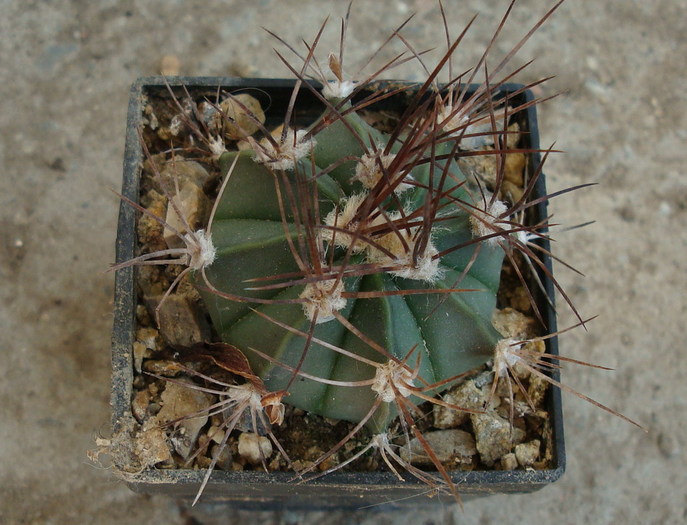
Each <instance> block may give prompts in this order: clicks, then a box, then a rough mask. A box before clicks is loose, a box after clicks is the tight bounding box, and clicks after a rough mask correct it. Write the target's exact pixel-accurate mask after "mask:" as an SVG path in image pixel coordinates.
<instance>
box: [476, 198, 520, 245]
mask: <svg viewBox="0 0 687 525" xmlns="http://www.w3.org/2000/svg"><path fill="white" fill-rule="evenodd" d="M507 210H508V208H506V205H505V204H504V203H503V202H501V201H494V203H493V204H492V205H491V206H489V208H488V209H486V210H480V209H473V210H471V211H470V213H471V215H470V228H471V230H472V235H473V236H474V237H486V236H487V235H492V234H494V233H498V232H501V231H504V230H506V231H507V230H510V229H511V226H510V224H508V223H506V222H503V221H502V219H501V218H500V217H501V216H503V215H504V214H505V213H506V211H507ZM498 239H499V237H498V236H495V237H491V238H489V239H486V240H485V241H484V242H486V243H487V244H490V245H495V244H497V243H498Z"/></svg>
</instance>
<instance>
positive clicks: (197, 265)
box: [184, 230, 217, 270]
mask: <svg viewBox="0 0 687 525" xmlns="http://www.w3.org/2000/svg"><path fill="white" fill-rule="evenodd" d="M184 242H185V243H186V246H187V247H188V248H189V256H190V260H189V262H188V265H189V267H191V268H193V269H194V270H200V269H202V268H207V267H208V266H210V265H211V264H212V263H213V262H214V261H215V257H216V256H217V250H215V246H214V245H213V244H212V237H211V235H210V234H209V233H205V230H198V231H197V232H195V233H193V234H190V233H187V234H186V235H184Z"/></svg>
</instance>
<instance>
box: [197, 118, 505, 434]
mask: <svg viewBox="0 0 687 525" xmlns="http://www.w3.org/2000/svg"><path fill="white" fill-rule="evenodd" d="M345 118H346V119H347V121H348V123H349V126H346V125H344V124H343V123H342V122H341V121H335V122H334V123H333V124H331V125H330V126H328V127H326V128H325V129H324V130H323V131H322V132H320V133H318V134H317V135H316V136H315V137H314V139H315V141H316V142H315V144H316V145H315V146H314V148H313V150H312V151H311V153H310V154H309V155H308V156H306V157H305V158H303V159H301V160H300V161H299V163H298V165H297V167H296V171H297V174H296V173H294V170H289V171H285V172H284V171H272V170H270V169H269V168H268V167H266V166H265V165H264V164H260V163H258V162H256V161H255V160H254V158H253V152H251V151H243V152H240V153H237V152H231V153H225V154H224V155H223V157H222V158H221V159H220V165H221V169H222V172H223V174H226V173H227V171H228V169H229V166H230V165H231V164H232V162H233V161H234V160H235V156H236V155H238V156H239V159H238V161H237V163H236V166H235V169H234V170H233V172H232V173H231V175H230V179H229V181H228V182H227V184H226V187H225V189H224V191H223V193H222V195H220V196H219V197H218V198H219V203H218V208H217V211H216V214H215V216H214V218H213V223H212V225H211V228H212V238H213V243H214V245H215V247H216V249H217V258H216V260H215V261H214V263H213V264H212V265H211V266H210V267H208V268H207V269H206V275H207V278H208V281H209V282H210V283H211V284H212V286H214V287H215V288H217V289H218V290H221V291H222V292H225V293H227V294H234V295H240V296H244V297H251V298H256V300H258V302H237V301H231V300H228V299H225V298H222V297H220V296H218V295H217V294H214V293H211V292H210V291H209V290H208V289H207V287H204V286H202V285H201V286H199V289H200V291H201V293H202V295H203V298H204V301H205V303H206V305H207V307H208V309H209V311H210V315H211V317H212V320H213V324H214V326H215V328H216V330H217V332H218V333H219V335H220V337H221V338H222V339H223V340H224V341H225V342H227V343H230V344H232V345H235V346H236V347H238V348H240V349H241V350H242V351H244V353H245V354H246V356H247V357H248V358H249V360H250V362H251V365H252V367H253V369H254V371H255V373H257V374H258V375H259V376H260V377H261V378H262V379H263V380H264V382H265V384H266V387H267V388H268V389H270V390H272V391H278V390H281V389H283V388H284V387H285V386H286V385H287V383H288V382H289V380H290V378H291V377H292V371H290V370H289V369H287V368H286V367H282V366H279V364H275V363H273V362H270V361H268V360H266V359H264V358H263V357H261V356H259V355H257V354H256V353H255V352H253V351H252V349H256V350H259V351H260V352H263V353H265V354H268V355H270V356H272V358H273V359H274V360H276V361H278V362H279V363H283V364H284V365H287V366H289V367H296V366H297V363H298V362H299V360H300V359H301V357H302V355H303V351H304V346H305V341H306V338H305V337H304V336H303V335H302V333H307V332H308V331H309V329H310V326H311V320H310V319H308V317H307V316H306V314H305V313H304V309H303V305H302V304H301V303H297V302H292V301H294V300H297V299H298V298H299V296H300V295H301V293H302V292H303V289H304V284H294V285H291V286H287V287H284V288H277V289H270V290H260V291H256V290H251V289H250V288H251V287H254V286H255V284H265V281H254V280H255V279H260V278H265V277H269V276H275V275H285V274H292V275H294V274H298V272H299V265H298V264H297V262H296V260H295V259H294V256H293V254H292V250H291V247H290V242H289V240H290V241H291V246H298V243H299V239H300V240H302V239H303V235H304V233H303V227H302V225H303V223H304V222H305V221H304V219H303V215H304V214H305V213H306V212H305V211H304V210H305V209H306V205H307V206H309V207H310V208H309V210H310V211H309V212H308V213H311V214H312V211H313V203H312V202H310V203H306V202H299V199H300V200H304V197H302V196H301V197H298V196H297V195H296V196H294V195H291V196H289V195H290V194H289V189H288V187H287V184H286V182H285V181H289V182H290V184H291V186H292V188H295V187H297V183H300V184H301V185H303V184H305V189H306V191H304V192H301V193H299V195H308V196H313V195H314V196H315V197H314V198H316V199H317V204H318V206H317V208H319V209H318V212H319V217H317V221H318V223H319V224H323V223H324V218H325V216H326V215H327V214H329V213H331V212H332V210H338V209H341V208H342V207H343V206H345V203H346V202H347V200H348V199H350V197H351V196H352V195H355V194H360V193H361V192H362V191H363V188H362V185H361V183H360V182H358V181H353V180H352V179H351V177H352V175H353V173H354V171H355V164H356V163H355V161H346V162H342V163H339V165H338V166H337V167H336V168H335V169H333V170H331V169H330V170H327V168H328V166H330V165H331V164H332V163H337V162H339V159H341V158H344V157H351V156H352V157H360V156H362V155H363V153H364V151H365V150H364V149H363V146H362V144H365V145H366V146H370V145H375V146H376V147H384V145H385V141H386V140H389V139H388V137H387V136H385V135H384V134H382V133H381V132H379V131H378V130H376V129H373V128H371V127H370V126H369V125H367V124H366V123H365V122H364V121H363V120H362V119H361V118H360V116H358V115H357V114H356V113H354V112H352V113H349V114H348V115H347V116H346V117H345ZM352 132H354V133H356V134H357V135H358V137H360V139H358V138H356V137H355V136H353V135H352ZM361 142H362V144H361ZM452 146H453V144H451V142H444V143H438V144H437V146H436V148H435V152H434V155H435V157H439V156H440V155H446V154H447V153H448V152H450V151H451V148H452ZM398 147H400V144H397V145H396V147H394V148H391V149H394V150H398ZM429 156H430V152H429V151H427V152H426V153H425V155H424V157H425V158H429ZM445 162H447V161H446V160H443V161H442V160H438V159H437V161H436V165H438V167H439V168H441V167H442V166H443V163H445ZM450 162H451V164H450V166H449V170H448V171H449V175H450V176H449V177H447V179H450V182H445V183H444V186H443V187H442V188H438V184H439V179H440V178H441V177H440V175H441V172H442V170H441V169H435V170H434V171H435V173H434V175H433V176H432V177H430V169H429V163H428V162H421V163H418V164H417V166H415V168H414V169H413V171H412V177H413V179H414V183H413V187H411V188H410V189H408V190H407V191H405V192H404V193H403V194H400V195H398V196H389V197H387V198H386V200H385V202H384V203H382V204H381V206H382V207H383V208H384V210H385V212H386V213H387V214H389V215H391V214H393V213H394V210H397V209H398V207H399V205H400V206H402V207H403V209H404V210H406V212H409V213H410V212H413V211H416V210H420V211H421V210H422V208H423V206H426V205H427V202H429V199H428V198H427V196H428V192H429V194H430V196H432V195H438V194H439V193H442V194H443V197H442V199H441V204H442V207H441V210H440V212H439V214H438V215H437V217H441V218H442V220H437V221H436V222H435V223H434V225H433V226H432V230H431V240H432V244H433V246H434V249H435V250H436V252H438V253H443V252H445V251H447V252H448V253H446V255H444V256H443V257H441V259H440V261H439V271H438V273H437V275H436V276H435V277H434V278H433V280H432V282H424V281H422V280H417V279H412V278H404V277H399V276H398V275H397V274H392V273H388V272H386V271H383V270H381V269H380V270H379V271H371V272H369V273H367V274H364V275H360V274H357V275H352V276H350V277H349V276H347V277H344V279H343V285H344V288H345V291H346V292H347V293H348V296H347V299H346V302H345V306H344V307H343V308H341V310H340V311H339V313H340V314H341V315H342V316H344V317H345V318H346V319H347V320H348V322H350V323H351V324H352V325H353V326H355V327H356V328H357V329H358V330H359V331H360V332H362V333H363V334H365V335H366V336H367V337H368V338H370V339H371V340H373V341H374V342H375V343H377V344H378V345H380V346H381V347H383V348H384V349H386V351H387V352H388V353H389V354H391V355H393V356H394V357H395V358H397V359H398V360H403V359H405V358H406V357H407V356H408V354H409V352H410V351H411V349H414V351H413V353H412V354H411V355H410V357H409V358H408V360H407V363H408V366H410V367H413V368H414V367H415V366H416V364H417V363H418V362H419V374H418V379H416V380H415V382H414V384H415V385H416V386H418V387H422V386H424V385H431V384H433V383H436V382H439V381H443V380H445V379H448V378H451V377H454V376H456V375H458V374H460V373H463V372H465V371H468V370H470V369H473V368H475V367H477V366H479V365H481V364H483V363H485V362H486V361H487V360H488V359H489V358H490V357H491V356H492V355H493V349H494V347H495V344H496V342H497V341H498V339H500V335H499V334H498V332H497V331H496V330H495V329H494V328H493V326H492V324H491V317H492V313H493V310H494V308H495V304H496V292H497V289H498V285H499V276H500V270H501V264H502V259H503V250H502V249H501V248H500V247H498V246H488V245H487V244H486V243H473V244H469V245H466V246H464V247H462V248H460V249H457V250H453V251H450V249H451V248H452V247H455V246H461V245H463V244H465V243H467V242H469V241H470V240H471V239H472V233H471V229H470V224H469V214H468V213H467V212H466V211H465V205H470V204H471V203H472V202H473V200H472V198H471V196H470V195H469V193H468V191H467V190H466V189H465V188H464V185H462V184H461V183H462V181H464V177H463V175H462V174H461V172H460V171H459V169H458V167H457V166H456V165H455V162H454V161H450ZM313 170H314V171H313ZM323 170H324V172H325V174H324V175H323V174H321V172H322V171H323ZM314 174H316V175H317V176H315V177H313V175H314ZM430 178H431V179H433V186H435V187H434V188H432V189H431V190H429V189H428V188H429V187H430ZM449 183H450V185H452V186H455V189H454V190H453V191H452V192H446V188H448V187H449V186H448V184H449ZM277 186H278V187H279V188H280V191H279V193H277V191H276V188H277ZM301 187H302V186H301ZM291 193H293V191H291ZM279 194H280V195H281V200H282V206H281V207H280V204H279V200H280V199H279V198H278V195H279ZM437 198H438V197H437ZM305 200H307V199H305ZM294 203H297V205H296V206H294ZM294 207H295V208H296V209H297V211H294V209H293V208H294ZM296 214H298V217H299V219H298V220H296V219H295V218H294V217H296ZM419 216H420V217H421V215H419ZM299 225H300V226H299ZM312 231H315V232H317V231H321V230H318V229H317V228H314V229H313V230H312ZM310 235H311V236H312V235H313V234H312V233H310ZM323 245H324V246H328V243H327V241H325V242H324V243H323ZM332 250H333V251H334V257H333V261H334V266H338V265H341V264H342V263H343V261H344V259H346V260H347V262H348V264H349V265H356V264H357V265H361V264H363V263H369V262H370V260H369V258H368V256H367V255H366V253H365V252H363V253H359V252H356V253H353V254H350V253H349V254H347V253H346V252H347V251H346V250H345V249H343V248H341V247H337V248H334V247H332V246H328V251H327V256H326V258H324V257H323V262H327V263H328V262H329V257H330V256H331V254H330V252H331V251H332ZM475 250H478V252H477V254H475ZM379 266H380V267H381V266H384V265H383V264H380V265H379ZM466 267H468V268H467V272H466ZM298 275H299V276H298V277H295V278H294V279H298V278H300V277H301V276H300V274H298ZM456 287H458V288H462V289H471V290H474V291H466V292H453V293H448V294H446V293H410V292H413V291H416V290H425V289H429V290H430V291H431V290H439V289H447V288H456ZM378 291H387V292H394V291H405V292H408V293H407V294H405V293H403V294H395V295H393V294H388V295H385V296H376V297H371V298H370V297H367V298H362V297H356V294H362V293H368V294H369V292H378ZM261 300H271V302H259V301H261ZM260 313H262V314H264V315H263V316H261V315H259V314H260ZM265 316H268V317H269V318H272V319H274V320H276V321H278V322H279V323H282V324H284V325H288V326H290V327H292V329H293V330H291V331H290V330H286V329H285V328H282V327H281V326H279V325H278V324H277V323H275V322H272V321H270V320H269V319H266V318H265ZM295 331H298V332H301V334H299V333H295ZM313 337H314V339H313V341H312V343H311V345H310V347H309V349H308V351H307V354H306V356H305V359H304V361H303V363H302V366H301V370H302V371H303V372H305V373H307V374H310V375H311V376H317V377H321V378H325V379H328V380H333V381H337V382H342V381H343V382H345V381H350V382H356V381H357V382H360V381H364V380H369V379H371V378H373V377H375V372H376V367H374V366H371V365H370V364H367V363H366V362H363V360H358V359H354V358H352V357H350V356H347V355H342V354H341V353H338V352H336V351H334V350H332V349H330V348H328V347H327V346H325V345H323V344H321V343H320V342H318V341H325V342H328V343H331V344H332V345H336V346H337V347H339V348H342V349H345V350H346V351H349V352H353V353H354V354H357V355H359V356H361V358H364V359H367V360H371V361H374V362H378V363H385V362H387V361H388V360H389V358H388V357H387V356H385V355H383V354H382V353H380V352H379V351H378V350H375V349H374V348H372V347H371V346H370V345H368V344H367V343H366V342H364V341H363V340H362V339H361V338H359V337H358V336H357V335H356V334H355V333H353V332H352V331H351V330H349V329H347V328H346V327H345V326H344V325H343V324H342V323H341V322H339V321H338V320H336V319H333V320H330V321H327V322H322V323H318V324H316V325H315V328H314V334H313ZM418 360H419V361H418ZM419 378H421V379H419ZM445 387H446V385H444V386H443V387H442V388H445ZM376 396H377V393H376V392H375V391H373V390H372V389H371V388H370V386H356V387H352V386H338V385H332V384H324V383H322V382H318V381H315V380H312V379H308V378H305V377H299V378H298V379H296V380H295V381H293V382H292V383H291V386H290V387H289V395H288V396H287V397H286V398H285V402H287V403H290V404H292V405H295V406H296V407H299V408H302V409H304V410H307V411H310V412H314V413H316V414H320V415H323V416H326V417H331V418H336V419H345V420H349V421H353V422H357V421H361V420H362V418H364V417H365V416H366V414H368V412H369V411H370V408H371V407H372V405H373V403H374V402H375V398H376ZM411 399H413V398H412V397H411ZM395 410H396V409H395V407H394V403H382V404H381V406H380V408H379V410H377V413H376V414H375V416H374V417H373V418H372V419H371V420H370V421H371V425H372V426H373V428H375V429H377V430H381V429H383V428H385V426H386V425H387V424H388V422H389V421H390V419H391V418H392V417H394V416H395Z"/></svg>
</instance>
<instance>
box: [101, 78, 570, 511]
mask: <svg viewBox="0 0 687 525" xmlns="http://www.w3.org/2000/svg"><path fill="white" fill-rule="evenodd" d="M167 83H168V84H169V86H171V87H172V89H173V90H175V91H176V92H177V96H179V97H181V98H183V96H184V91H183V90H182V89H181V87H182V86H185V87H186V89H187V90H188V91H189V93H190V94H191V95H192V96H193V97H194V98H195V97H198V96H203V95H206V96H208V98H209V99H211V100H212V99H214V96H215V95H216V93H217V88H218V87H221V88H222V89H224V90H228V91H235V90H237V89H245V88H255V89H254V90H251V93H252V94H255V93H257V96H258V97H260V96H263V95H264V96H265V97H266V100H265V101H266V102H268V103H269V107H270V113H271V114H275V115H283V114H284V111H283V108H285V107H286V104H288V100H289V98H290V97H291V93H292V89H293V86H294V81H292V80H272V79H269V80H268V79H240V78H215V77H200V78H199V77H193V78H184V77H177V78H172V79H167ZM390 85H391V84H390ZM520 87H521V86H518V85H506V86H504V87H503V88H502V91H503V92H504V93H513V92H515V91H516V90H518V89H519V88H520ZM155 97H163V98H165V97H166V98H170V95H169V92H168V88H167V86H166V84H165V80H164V79H163V78H161V77H147V78H141V79H139V80H138V81H137V82H136V83H135V84H134V85H133V86H132V89H131V97H130V101H129V113H128V119H127V128H126V150H125V157H124V180H123V185H122V194H123V195H124V196H126V197H128V198H129V199H131V200H133V201H138V194H139V177H140V172H141V161H142V150H141V145H140V142H139V136H138V132H137V130H138V129H139V128H140V127H141V126H142V119H143V108H144V103H145V101H146V100H150V99H152V98H155ZM532 98H533V95H532V94H531V93H530V92H528V91H526V92H524V93H522V94H518V95H517V96H516V97H515V98H514V99H513V100H514V103H516V104H517V103H523V102H525V101H527V100H531V99H532ZM310 104H312V105H314V109H313V110H312V111H310V112H308V110H307V109H301V110H299V111H298V112H296V122H298V119H301V118H304V119H306V120H307V117H308V116H309V115H310V116H314V115H317V114H319V111H320V108H321V106H319V102H318V101H317V99H316V98H315V97H314V96H313V95H312V94H311V93H310V92H309V91H308V90H307V89H305V88H303V89H301V92H300V95H299V100H298V108H308V106H309V105H310ZM399 104H402V100H400V96H396V97H392V98H389V99H387V100H385V101H384V105H385V108H397V107H399ZM385 108H379V109H385ZM308 114H309V115H308ZM520 118H521V122H520V124H521V129H523V130H525V131H527V132H528V133H526V134H525V137H526V140H527V141H528V144H526V146H527V147H530V148H533V149H537V148H539V133H538V127H537V116H536V110H535V107H530V108H529V109H527V110H524V111H522V112H521V113H520ZM275 123H276V121H275ZM268 124H269V114H268ZM539 162H540V158H539V155H538V154H533V155H532V156H531V159H530V162H529V163H528V169H529V170H530V174H531V173H533V172H534V170H536V169H537V166H538V164H539ZM545 194H546V190H545V181H544V177H543V175H542V176H540V178H539V180H538V182H537V187H536V189H535V194H534V196H533V198H534V199H536V198H538V197H539V196H542V195H545ZM546 216H547V213H546V202H542V203H540V204H538V205H537V206H536V207H535V208H534V209H533V216H532V217H531V218H530V220H532V221H534V222H539V221H540V220H543V219H544V218H545V217H546ZM135 223H136V216H135V211H134V210H133V208H132V207H131V206H129V205H127V204H125V203H122V205H121V207H120V212H119V224H118V233H117V261H124V260H127V259H130V258H132V257H133V256H134V250H135V246H136V228H135ZM545 248H546V249H548V248H549V247H548V245H547V246H545ZM545 263H546V265H547V266H548V268H549V270H550V269H551V261H550V260H549V259H546V260H545ZM540 277H541V279H542V281H543V282H544V284H545V288H546V290H547V293H548V295H549V297H550V298H551V299H553V293H554V291H553V285H552V283H551V281H550V279H549V278H548V277H547V276H546V275H543V274H542V275H541V276H540ZM539 303H540V305H539V308H540V310H541V312H543V315H544V318H545V320H546V322H547V324H548V327H549V330H550V331H551V332H553V331H555V330H556V317H555V312H554V311H553V308H552V307H551V306H550V305H549V303H548V302H547V301H546V300H545V298H543V297H542V298H540V301H539ZM114 305H115V306H114V308H115V309H114V327H113V335H112V366H113V372H112V410H113V413H112V425H113V429H114V431H115V432H117V431H118V429H120V428H121V426H122V423H123V422H124V421H127V420H128V421H131V417H132V416H131V396H132V381H133V373H134V367H133V353H132V347H133V343H134V333H135V328H136V327H135V309H136V289H135V286H134V279H133V268H126V269H123V270H120V271H119V272H117V275H116V280H115V301H114ZM546 344H547V351H548V352H549V353H551V354H554V355H557V354H558V349H557V340H556V338H552V339H549V340H547V341H546ZM547 403H548V409H549V411H550V413H551V422H552V427H553V433H554V436H553V467H552V468H551V469H548V470H536V471H530V470H528V471H525V470H514V471H472V472H454V473H453V474H452V477H453V480H454V482H455V484H456V486H457V488H458V491H459V492H460V494H461V495H462V496H463V499H470V498H471V497H476V496H485V495H489V494H495V493H522V492H533V491H536V490H538V489H540V488H542V487H544V486H546V485H548V484H550V483H552V482H554V481H556V480H557V479H558V478H560V477H561V475H562V474H563V472H564V471H565V448H564V440H563V420H562V409H561V399H560V392H559V391H558V389H554V388H550V389H549V393H548V400H547ZM204 475H205V471H203V470H154V469H153V470H145V471H143V472H140V473H138V474H135V475H130V476H128V478H127V484H128V486H129V487H130V488H131V489H132V490H134V491H136V492H141V493H149V494H152V493H162V494H168V495H170V496H174V497H184V498H192V497H194V496H195V495H196V493H197V491H198V488H199V486H200V484H201V482H202V480H203V476H204ZM292 477H293V474H292V473H284V472H275V473H266V472H263V471H251V472H224V471H221V470H215V471H214V472H213V474H212V477H211V478H210V482H209V483H208V485H207V487H206V488H205V491H204V493H203V501H205V502H208V501H213V502H217V501H222V502H231V503H232V504H234V505H236V506H240V507H243V508H256V509H258V508H259V509H261V510H266V509H275V508H283V507H288V508H310V509H317V508H360V507H365V506H369V505H376V506H378V505H380V504H386V505H394V506H412V507H417V506H418V505H432V504H437V503H440V502H441V503H442V504H445V503H451V502H452V501H453V500H452V499H448V498H446V497H433V498H428V497H426V496H424V495H425V494H426V493H427V486H426V485H424V484H422V483H420V482H418V481H416V480H415V478H413V477H412V476H407V481H406V482H405V483H401V482H400V481H399V480H398V479H397V478H396V477H395V476H394V475H393V474H392V473H390V472H336V473H333V474H331V475H329V476H326V477H324V478H321V479H318V480H315V481H313V482H309V483H307V484H298V483H294V482H290V481H289V480H290V479H292ZM414 496H417V497H414Z"/></svg>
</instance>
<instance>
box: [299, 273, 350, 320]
mask: <svg viewBox="0 0 687 525" xmlns="http://www.w3.org/2000/svg"><path fill="white" fill-rule="evenodd" d="M343 291H344V286H343V282H342V281H340V280H339V281H337V280H335V279H332V280H329V281H318V282H315V283H308V284H307V285H306V287H305V289H304V290H303V291H302V292H301V295H300V296H299V297H300V298H301V299H307V301H306V302H304V303H303V312H304V313H305V316H306V317H307V318H308V320H310V321H312V320H313V319H314V318H315V313H317V321H316V324H320V323H326V322H327V321H331V320H332V319H334V312H338V311H339V310H342V309H343V308H345V307H346V299H345V298H343V297H341V292H343Z"/></svg>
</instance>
